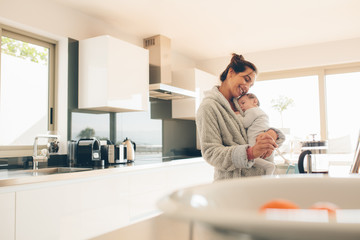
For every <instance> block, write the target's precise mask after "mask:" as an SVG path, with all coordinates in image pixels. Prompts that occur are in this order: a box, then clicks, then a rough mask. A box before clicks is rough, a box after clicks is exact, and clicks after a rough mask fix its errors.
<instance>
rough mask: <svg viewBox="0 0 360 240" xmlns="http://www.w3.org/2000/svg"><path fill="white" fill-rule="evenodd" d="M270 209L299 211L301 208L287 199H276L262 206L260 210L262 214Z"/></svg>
mask: <svg viewBox="0 0 360 240" xmlns="http://www.w3.org/2000/svg"><path fill="white" fill-rule="evenodd" d="M269 208H275V209H299V207H298V206H297V205H296V204H295V203H293V202H291V201H289V200H286V199H274V200H271V201H268V202H266V203H265V204H264V205H262V206H261V207H260V209H259V211H260V212H263V211H265V210H266V209H269Z"/></svg>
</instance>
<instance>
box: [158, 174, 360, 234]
mask: <svg viewBox="0 0 360 240" xmlns="http://www.w3.org/2000/svg"><path fill="white" fill-rule="evenodd" d="M359 189H360V178H359V177H358V176H355V175H354V176H349V177H341V178H335V177H328V176H325V175H303V174H301V175H292V176H288V175H285V176H283V177H250V178H242V179H233V180H228V181H220V182H215V183H211V184H206V185H201V186H196V187H191V188H186V189H182V190H179V191H176V192H174V193H172V194H170V195H169V196H167V197H165V198H163V199H162V200H160V201H159V202H158V206H159V208H160V209H161V210H163V211H164V213H165V214H167V215H171V216H174V217H178V218H182V219H186V220H192V221H197V222H201V223H205V224H206V225H209V226H213V227H215V228H217V229H221V230H222V231H224V232H227V233H229V232H231V234H232V235H234V234H236V233H238V234H239V235H242V234H249V235H251V236H254V237H255V238H264V239H289V240H290V239H311V240H312V239H327V240H328V239H334V240H335V239H336V240H337V239H341V240H345V239H360V190H359ZM274 199H287V200H289V201H292V202H294V203H295V204H297V205H298V206H299V207H300V208H301V209H303V210H292V211H272V210H269V211H267V212H266V213H260V212H259V208H260V206H262V205H263V204H264V203H266V202H268V201H270V200H274ZM316 202H331V203H333V204H336V205H337V206H338V207H339V210H337V211H336V216H335V217H334V216H330V215H328V212H327V211H325V210H309V207H310V206H311V205H313V204H314V203H316Z"/></svg>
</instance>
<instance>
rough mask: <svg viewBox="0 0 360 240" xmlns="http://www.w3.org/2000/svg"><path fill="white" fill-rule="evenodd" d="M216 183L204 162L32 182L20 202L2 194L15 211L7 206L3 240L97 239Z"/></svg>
mask: <svg viewBox="0 0 360 240" xmlns="http://www.w3.org/2000/svg"><path fill="white" fill-rule="evenodd" d="M181 161H184V160H180V161H179V163H180V162H181ZM212 179H213V168H212V167H211V166H210V165H208V164H207V163H206V162H205V161H199V162H191V163H188V164H185V163H184V164H183V163H181V164H170V165H166V164H165V165H164V166H157V167H150V168H144V169H136V170H135V169H134V171H124V172H120V171H119V172H116V173H111V174H103V175H101V176H96V177H87V178H80V179H76V180H68V181H54V182H47V183H39V184H29V186H24V187H22V188H20V190H17V191H16V200H15V193H13V195H11V194H4V195H0V198H1V199H2V198H6V204H7V205H8V206H11V207H12V208H9V209H8V208H6V214H7V216H9V217H6V218H5V219H3V218H2V216H0V223H2V224H1V225H0V226H1V227H2V226H9V227H8V228H6V230H7V231H9V232H8V233H2V232H0V234H7V235H5V236H6V237H4V238H3V237H0V239H17V240H23V239H37V240H42V239H44V240H45V239H46V240H47V239H66V240H69V239H89V238H93V237H96V236H100V235H102V234H105V233H108V232H111V231H114V230H116V229H119V228H122V227H124V226H128V225H131V224H132V223H135V222H138V221H140V220H141V219H146V218H148V217H150V216H153V215H156V214H158V213H160V211H159V210H158V208H157V206H156V203H157V201H158V200H159V199H160V198H162V197H164V196H165V195H167V194H169V193H170V192H172V191H175V190H177V189H179V188H183V187H188V186H192V185H197V184H202V183H209V182H212ZM1 202H4V200H2V201H1ZM15 202H16V211H15ZM3 206H4V205H3ZM3 206H1V207H3ZM2 212H3V211H2ZM15 212H16V218H15ZM6 219H11V220H12V223H11V222H7V221H5V220H6ZM15 219H16V228H15V224H14V223H15ZM10 227H12V229H11V228H10ZM15 229H16V230H15ZM11 231H12V233H13V234H14V232H15V231H16V238H14V237H11V236H13V235H11ZM0 236H2V235H0Z"/></svg>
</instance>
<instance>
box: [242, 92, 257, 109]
mask: <svg viewBox="0 0 360 240" xmlns="http://www.w3.org/2000/svg"><path fill="white" fill-rule="evenodd" d="M238 103H239V105H240V108H241V110H243V112H245V111H246V110H248V109H250V108H253V107H257V104H256V99H255V98H249V97H248V96H246V95H245V96H242V97H241V98H239V100H238Z"/></svg>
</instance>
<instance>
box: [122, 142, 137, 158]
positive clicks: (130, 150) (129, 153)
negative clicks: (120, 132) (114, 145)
mask: <svg viewBox="0 0 360 240" xmlns="http://www.w3.org/2000/svg"><path fill="white" fill-rule="evenodd" d="M122 144H123V145H124V154H125V156H124V158H125V159H127V161H128V162H133V161H134V160H135V151H136V144H135V142H133V141H131V140H130V139H128V138H125V140H124V141H123V143H122Z"/></svg>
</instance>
